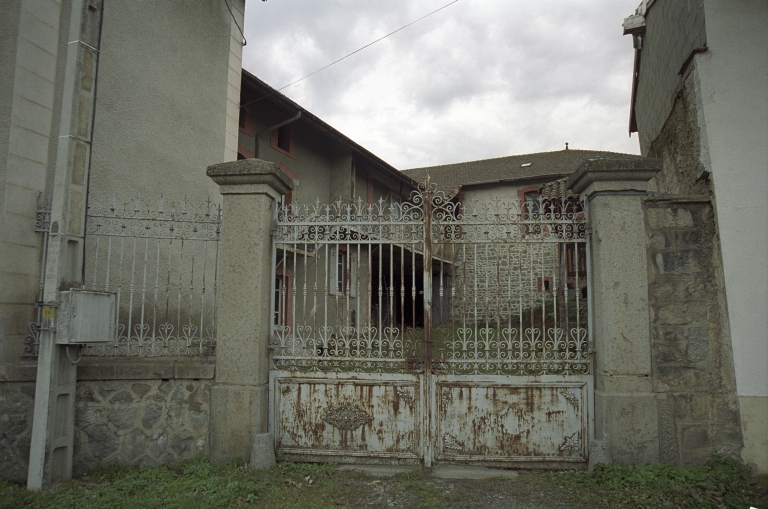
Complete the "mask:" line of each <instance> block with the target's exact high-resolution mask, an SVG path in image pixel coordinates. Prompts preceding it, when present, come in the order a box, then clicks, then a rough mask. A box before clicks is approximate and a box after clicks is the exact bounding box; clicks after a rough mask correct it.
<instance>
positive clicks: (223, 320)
mask: <svg viewBox="0 0 768 509" xmlns="http://www.w3.org/2000/svg"><path fill="white" fill-rule="evenodd" d="M207 174H208V176H209V177H211V178H212V179H213V181H214V182H216V183H217V184H219V189H220V191H221V194H222V195H223V197H224V203H223V218H222V224H221V243H220V248H219V249H220V252H219V269H218V270H219V275H218V285H217V286H218V295H217V298H216V309H217V320H218V323H217V334H216V336H217V346H216V378H215V384H214V386H213V388H212V389H211V421H210V438H211V441H210V457H211V461H213V462H216V463H222V462H227V461H232V460H235V459H241V460H244V461H248V460H250V458H251V444H252V441H253V436H254V434H258V433H266V432H267V416H268V402H269V387H268V380H269V356H268V344H269V333H270V320H271V316H270V300H271V299H272V287H271V280H272V279H271V277H272V273H271V268H272V248H271V237H270V232H271V229H272V223H273V218H274V207H275V202H276V201H278V200H279V199H280V196H281V195H283V194H285V193H287V192H288V191H290V190H291V189H292V188H293V181H292V180H291V179H290V177H288V176H287V175H286V174H285V173H284V172H283V171H282V170H281V169H280V168H279V167H278V166H277V165H276V164H275V163H271V162H267V161H262V160H259V159H246V160H242V161H233V162H228V163H221V164H214V165H211V166H209V167H208V170H207Z"/></svg>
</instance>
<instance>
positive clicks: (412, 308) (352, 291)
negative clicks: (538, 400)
mask: <svg viewBox="0 0 768 509" xmlns="http://www.w3.org/2000/svg"><path fill="white" fill-rule="evenodd" d="M273 235H274V237H273V239H274V243H275V257H274V258H275V274H276V281H275V298H274V302H273V305H274V313H273V317H274V326H273V334H272V339H271V347H272V365H273V368H274V369H280V370H299V371H317V372H362V373H413V372H418V371H419V370H424V369H428V370H430V371H431V372H434V373H440V374H457V375H460V374H505V375H548V374H560V375H567V374H586V373H589V370H590V360H589V353H588V331H587V327H586V298H585V297H586V269H585V267H583V266H582V264H583V258H584V255H583V251H584V249H583V248H584V245H585V242H586V235H585V225H584V216H583V213H582V212H581V209H580V205H579V203H578V201H577V200H574V199H573V198H558V199H538V201H535V202H525V203H520V202H518V201H516V200H515V201H511V202H503V201H500V200H494V201H492V202H488V203H485V202H478V201H468V202H465V203H461V202H459V201H457V200H456V199H449V198H448V197H446V196H445V194H443V193H442V192H439V191H436V186H435V185H434V184H431V183H430V182H429V180H427V181H426V182H425V183H424V184H422V185H421V186H420V187H419V189H418V190H416V191H414V192H413V193H412V194H411V197H410V199H409V200H408V201H405V202H398V201H391V202H385V201H384V200H379V201H378V202H377V203H365V202H363V201H362V200H358V201H356V202H348V203H344V202H341V201H337V202H335V203H332V204H321V203H319V202H317V203H315V204H297V203H292V204H288V205H284V206H281V207H279V209H278V211H277V217H276V223H275V229H274V234H273Z"/></svg>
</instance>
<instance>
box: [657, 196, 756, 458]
mask: <svg viewBox="0 0 768 509" xmlns="http://www.w3.org/2000/svg"><path fill="white" fill-rule="evenodd" d="M645 217H646V224H647V233H648V244H647V252H648V282H649V285H648V300H649V307H650V326H651V352H652V356H651V357H652V358H651V362H652V373H653V374H652V382H653V392H654V393H655V395H656V398H657V405H658V409H659V412H658V416H659V459H660V461H662V462H670V463H677V464H682V465H694V464H701V463H704V462H705V461H707V459H709V457H710V456H711V455H712V454H719V455H722V456H729V457H734V458H738V457H739V453H740V450H741V446H742V437H741V431H740V426H739V413H738V404H737V400H736V384H735V380H734V368H733V360H732V356H731V344H730V337H729V335H728V334H727V330H728V327H727V324H725V323H724V320H725V316H726V314H725V310H724V305H723V302H724V295H723V290H722V285H721V284H720V282H719V280H718V276H717V273H718V270H722V269H719V267H720V266H721V262H720V254H719V252H718V250H717V244H716V242H714V229H715V225H714V213H713V210H712V205H711V204H710V202H709V199H708V198H702V199H700V200H697V199H695V198H694V199H690V198H686V199H669V198H663V199H658V198H657V199H650V200H649V201H646V203H645Z"/></svg>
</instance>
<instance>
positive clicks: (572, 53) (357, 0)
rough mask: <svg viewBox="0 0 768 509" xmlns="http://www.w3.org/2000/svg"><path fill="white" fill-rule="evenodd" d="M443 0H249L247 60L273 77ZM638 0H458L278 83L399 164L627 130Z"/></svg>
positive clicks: (612, 143)
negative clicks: (627, 32)
mask: <svg viewBox="0 0 768 509" xmlns="http://www.w3.org/2000/svg"><path fill="white" fill-rule="evenodd" d="M450 1H451V0H420V1H418V2H416V1H413V0H269V1H268V2H261V1H257V0H248V2H247V5H246V17H245V35H246V37H247V39H248V44H247V46H246V47H245V48H244V54H243V67H245V68H246V69H247V70H249V71H250V72H252V73H253V74H255V75H256V76H258V77H259V78H261V79H263V80H264V81H266V82H267V83H269V84H270V85H272V86H273V87H275V88H280V87H282V86H284V85H287V84H288V83H291V82H293V81H295V80H297V79H299V78H301V77H303V76H305V75H307V74H309V73H311V72H313V71H316V70H317V69H319V68H321V67H323V66H325V65H327V64H329V63H331V62H333V61H334V60H336V59H338V58H341V57H343V56H344V55H346V54H348V53H350V52H352V51H354V50H356V49H358V48H360V47H361V46H364V45H366V44H368V43H370V42H371V41H373V40H375V39H377V38H379V37H382V36H383V35H386V34H387V33H389V32H392V31H394V30H397V29H398V28H400V27H402V26H403V25H406V24H408V23H410V22H412V21H414V20H416V19H418V18H420V17H421V16H424V15H425V14H427V13H429V12H431V11H433V10H435V9H438V8H440V7H442V6H444V5H446V4H448V3H449V2H450ZM638 3H639V0H567V1H566V0H536V1H530V0H458V2H456V3H453V4H452V5H450V6H448V7H446V8H445V9H443V10H441V11H439V12H437V13H435V14H433V15H431V16H429V17H428V18H426V19H423V20H421V21H419V22H418V23H416V24H414V25H412V26H410V27H408V28H405V29H404V30H402V31H400V32H397V33H396V34H394V35H392V36H390V37H388V38H386V39H384V40H382V41H380V42H378V43H376V44H374V45H372V46H370V47H368V48H366V49H364V50H362V51H360V52H359V53H356V54H355V55H353V56H351V57H349V58H347V59H345V60H343V61H341V62H339V63H337V64H335V65H333V66H332V67H329V68H328V69H325V70H323V71H321V72H320V73H318V74H315V75H314V76H312V77H310V78H308V79H306V80H304V81H302V82H300V83H298V84H296V85H293V86H290V87H288V88H286V89H285V90H283V93H284V94H286V95H287V96H288V97H290V98H291V99H293V100H294V101H296V102H297V103H299V104H301V105H302V106H303V107H305V108H306V109H307V110H309V111H311V112H312V113H314V114H315V115H317V116H319V117H320V118H322V119H323V120H325V121H326V122H328V123H329V124H331V125H332V126H334V127H335V128H336V129H338V130H339V131H341V132H343V133H344V134H346V135H347V136H349V137H350V138H352V139H353V140H355V141H356V142H358V143H359V144H361V145H362V146H364V147H366V148H367V149H368V150H370V151H371V152H373V153H374V154H376V155H378V156H379V157H381V158H382V159H384V160H386V161H387V162H389V163H390V164H392V165H393V166H395V167H397V168H400V169H405V168H413V167H419V166H431V165H437V164H445V163H451V162H459V161H468V160H475V159H487V158H491V157H500V156H506V155H513V154H524V153H531V152H541V151H549V150H562V149H563V148H564V146H565V142H569V143H570V148H579V149H590V150H611V151H616V152H628V153H639V148H638V141H637V135H634V136H633V137H632V138H629V137H628V133H627V125H628V118H629V100H630V90H631V77H632V58H633V50H632V41H631V38H630V37H629V36H627V37H622V35H621V30H622V29H621V23H622V21H623V19H624V17H626V16H628V15H629V14H632V12H633V11H634V9H635V7H637V4H638Z"/></svg>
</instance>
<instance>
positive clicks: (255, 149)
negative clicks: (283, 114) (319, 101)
mask: <svg viewBox="0 0 768 509" xmlns="http://www.w3.org/2000/svg"><path fill="white" fill-rule="evenodd" d="M300 118H301V110H299V111H298V112H296V115H294V116H293V117H291V118H289V119H288V120H283V121H282V122H280V123H278V124H275V125H273V126H269V127H267V128H266V129H264V130H263V131H259V132H257V133H256V146H255V147H254V152H255V153H256V157H257V158H258V157H259V139H260V138H261V135H262V134H264V133H268V132H270V131H274V130H275V129H280V128H281V127H283V126H285V125H288V124H290V123H292V122H296V121H297V120H298V119H300Z"/></svg>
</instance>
